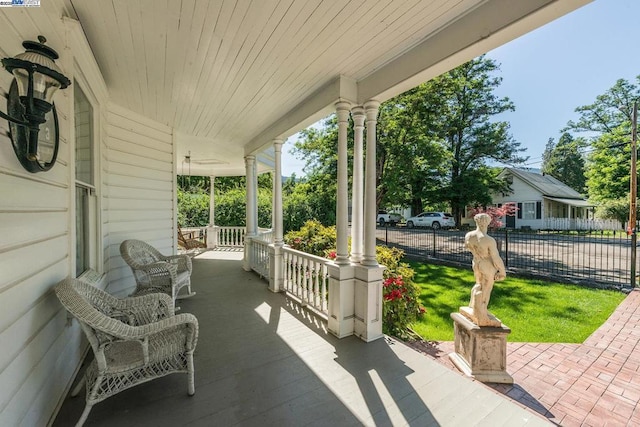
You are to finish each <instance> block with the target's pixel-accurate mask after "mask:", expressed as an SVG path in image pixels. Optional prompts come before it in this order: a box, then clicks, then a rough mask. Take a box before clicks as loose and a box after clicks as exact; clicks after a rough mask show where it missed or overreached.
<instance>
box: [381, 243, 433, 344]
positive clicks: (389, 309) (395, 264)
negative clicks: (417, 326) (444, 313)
mask: <svg viewBox="0 0 640 427" xmlns="http://www.w3.org/2000/svg"><path fill="white" fill-rule="evenodd" d="M403 256H404V251H402V250H400V249H398V248H388V247H386V246H378V247H376V258H377V260H378V263H379V264H381V265H384V266H385V267H386V269H385V270H384V273H383V277H384V280H383V282H382V297H383V304H382V331H383V332H384V333H385V334H387V335H395V336H397V337H399V338H403V339H406V338H409V326H410V325H411V324H412V323H414V322H416V321H417V320H419V319H421V318H422V316H423V315H424V313H425V309H424V308H423V307H422V306H420V302H419V300H418V297H419V295H420V288H419V287H418V286H416V285H415V283H414V282H413V277H414V275H415V272H414V270H413V269H412V268H411V267H410V266H409V264H407V263H404V262H401V260H402V257H403Z"/></svg>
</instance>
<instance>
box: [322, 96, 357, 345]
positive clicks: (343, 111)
mask: <svg viewBox="0 0 640 427" xmlns="http://www.w3.org/2000/svg"><path fill="white" fill-rule="evenodd" d="M350 106H351V105H350V104H349V103H348V102H344V101H341V102H338V103H336V113H337V115H338V190H337V195H336V196H337V199H336V229H337V242H336V247H337V248H336V249H337V250H336V252H337V254H336V255H337V256H336V259H335V261H334V262H332V263H330V264H329V307H328V308H329V321H328V325H327V329H328V330H329V332H331V333H332V334H333V335H335V336H337V337H338V338H344V337H346V336H349V335H353V325H354V323H353V316H354V309H355V305H354V299H353V292H354V288H353V286H354V281H353V280H354V273H355V270H354V267H353V265H351V264H350V262H349V250H348V238H349V235H348V232H349V231H348V222H349V211H348V202H349V188H348V186H349V182H348V179H347V164H348V162H347V160H348V159H347V156H348V153H347V131H348V126H349V122H348V120H349V108H350Z"/></svg>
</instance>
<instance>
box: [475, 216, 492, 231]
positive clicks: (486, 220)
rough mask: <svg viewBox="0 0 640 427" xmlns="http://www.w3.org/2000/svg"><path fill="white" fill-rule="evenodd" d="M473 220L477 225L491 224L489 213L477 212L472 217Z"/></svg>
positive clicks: (486, 225)
mask: <svg viewBox="0 0 640 427" xmlns="http://www.w3.org/2000/svg"><path fill="white" fill-rule="evenodd" d="M473 220H474V221H475V222H476V224H477V225H478V226H479V227H483V228H487V227H489V224H491V215H489V214H486V213H479V214H477V215H476V216H474V217H473Z"/></svg>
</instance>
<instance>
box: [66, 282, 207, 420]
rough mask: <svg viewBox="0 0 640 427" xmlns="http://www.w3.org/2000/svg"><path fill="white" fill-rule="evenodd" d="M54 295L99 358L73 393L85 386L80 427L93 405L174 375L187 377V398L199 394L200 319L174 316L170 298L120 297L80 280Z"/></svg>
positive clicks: (146, 296) (96, 357) (148, 296)
mask: <svg viewBox="0 0 640 427" xmlns="http://www.w3.org/2000/svg"><path fill="white" fill-rule="evenodd" d="M55 292H56V295H57V296H58V299H59V300H60V302H61V303H62V305H63V306H64V307H65V308H66V309H67V311H69V313H71V314H72V315H73V316H74V317H75V318H76V319H78V321H79V322H80V326H81V327H82V330H83V331H84V333H85V334H86V336H87V339H88V340H89V343H90V344H91V348H92V349H93V353H94V356H95V357H94V360H93V361H92V362H91V363H90V365H89V366H88V367H87V369H86V371H85V374H84V378H83V381H81V382H79V383H78V385H77V386H76V387H75V388H74V390H73V392H72V394H71V395H72V396H75V395H77V394H78V393H79V392H80V390H81V389H82V386H83V384H86V405H85V408H84V412H83V413H82V416H81V417H80V420H79V421H78V423H77V425H78V426H81V425H82V424H83V423H84V422H85V420H86V419H87V416H88V415H89V412H90V411H91V408H92V407H93V405H94V404H96V403H98V402H101V401H102V400H104V399H106V398H108V397H111V396H113V395H115V394H116V393H119V392H121V391H123V390H126V389H128V388H130V387H133V386H135V385H138V384H141V383H144V382H147V381H150V380H153V379H155V378H159V377H162V376H165V375H168V374H171V373H186V374H187V377H188V381H187V382H188V389H187V391H188V394H189V395H193V394H194V393H195V385H194V366H193V351H194V350H195V347H196V343H197V341H198V320H197V319H196V318H195V316H193V315H192V314H188V313H183V314H178V315H175V314H174V311H173V301H172V299H171V298H170V297H169V296H167V295H165V294H161V293H156V294H147V295H143V296H139V297H130V298H124V299H119V298H116V297H114V296H112V295H109V294H108V293H106V292H104V291H102V290H100V289H98V288H96V287H94V286H92V285H91V284H89V283H85V282H82V281H80V280H78V279H66V280H63V281H62V282H60V283H59V284H58V285H57V286H56V288H55Z"/></svg>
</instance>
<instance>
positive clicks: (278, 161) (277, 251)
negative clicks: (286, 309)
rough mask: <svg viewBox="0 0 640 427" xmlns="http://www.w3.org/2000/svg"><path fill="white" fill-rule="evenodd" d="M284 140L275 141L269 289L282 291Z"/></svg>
mask: <svg viewBox="0 0 640 427" xmlns="http://www.w3.org/2000/svg"><path fill="white" fill-rule="evenodd" d="M282 142H283V141H282V140H281V139H276V140H274V141H273V148H274V152H275V171H274V173H273V208H272V211H271V214H272V226H273V244H272V245H270V252H271V256H270V257H269V258H270V259H269V262H270V263H271V264H270V267H271V268H270V269H269V272H270V273H269V276H270V277H269V290H270V291H272V292H281V291H282V290H284V288H283V286H282V285H283V279H284V277H283V275H282V267H283V265H282V262H283V261H282V247H283V246H284V230H283V224H282Z"/></svg>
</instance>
